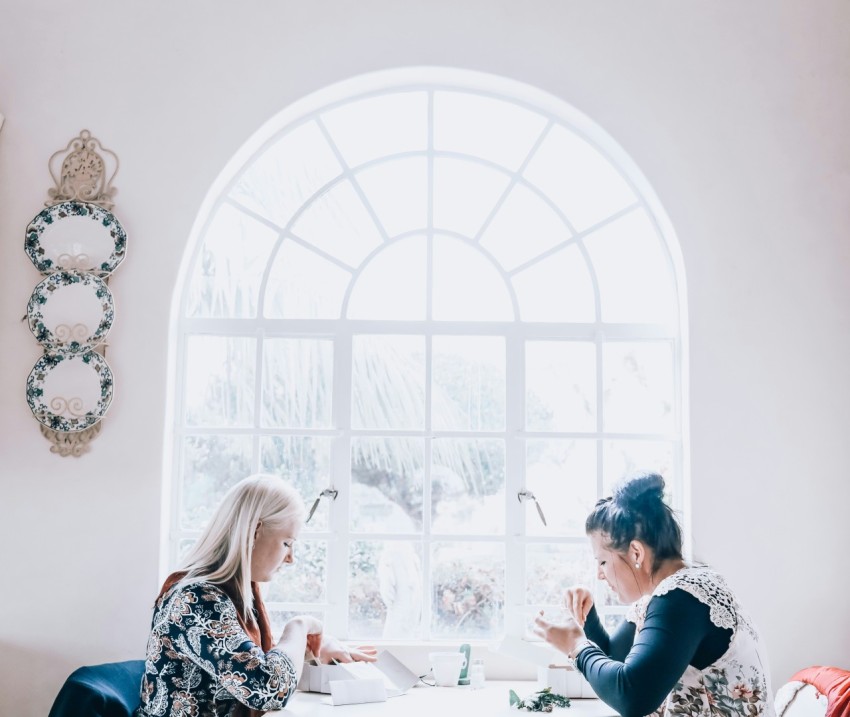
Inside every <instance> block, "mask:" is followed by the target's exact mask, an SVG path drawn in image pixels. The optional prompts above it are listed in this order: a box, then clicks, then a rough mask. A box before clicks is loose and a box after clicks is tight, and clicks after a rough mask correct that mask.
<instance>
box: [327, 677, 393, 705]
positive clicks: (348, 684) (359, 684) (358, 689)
mask: <svg viewBox="0 0 850 717" xmlns="http://www.w3.org/2000/svg"><path fill="white" fill-rule="evenodd" d="M328 685H329V686H330V689H331V702H332V703H333V705H334V706H335V707H336V706H338V705H356V704H363V703H365V702H386V701H387V690H386V687H384V681H383V679H381V678H374V679H372V678H370V679H363V680H331V681H330V682H328Z"/></svg>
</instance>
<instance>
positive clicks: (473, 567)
mask: <svg viewBox="0 0 850 717" xmlns="http://www.w3.org/2000/svg"><path fill="white" fill-rule="evenodd" d="M431 604H432V608H433V612H432V615H431V636H432V637H436V638H447V639H452V640H458V639H460V638H481V639H490V638H495V637H498V636H500V635H502V634H503V633H504V631H505V624H504V623H505V615H504V612H505V546H504V544H503V543H467V542H436V543H432V545H431Z"/></svg>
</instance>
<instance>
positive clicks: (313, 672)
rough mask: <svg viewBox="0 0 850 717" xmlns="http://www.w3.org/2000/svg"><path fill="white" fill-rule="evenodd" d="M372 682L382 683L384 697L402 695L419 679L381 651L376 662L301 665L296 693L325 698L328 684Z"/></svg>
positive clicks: (389, 654) (328, 691)
mask: <svg viewBox="0 0 850 717" xmlns="http://www.w3.org/2000/svg"><path fill="white" fill-rule="evenodd" d="M375 679H379V680H381V681H382V682H383V684H384V687H385V688H386V693H387V697H395V696H397V695H401V694H404V693H405V692H407V690H409V689H410V688H411V687H413V686H414V685H415V684H416V683H417V682H419V677H417V676H416V675H415V674H414V673H413V672H411V671H410V670H408V669H407V668H406V667H405V666H404V665H403V664H402V663H401V662H399V661H398V659H397V658H396V657H395V656H394V655H393V654H392V653H390V652H387V651H386V650H385V651H383V652H381V653H380V654H379V655H378V659H377V661H376V662H346V663H340V664H337V665H319V664H316V663H315V662H314V661H311V662H307V663H304V670H303V671H302V673H301V679H300V680H299V682H298V689H300V690H303V691H304V692H321V693H323V694H326V695H329V694H331V686H330V682H331V681H342V680H375Z"/></svg>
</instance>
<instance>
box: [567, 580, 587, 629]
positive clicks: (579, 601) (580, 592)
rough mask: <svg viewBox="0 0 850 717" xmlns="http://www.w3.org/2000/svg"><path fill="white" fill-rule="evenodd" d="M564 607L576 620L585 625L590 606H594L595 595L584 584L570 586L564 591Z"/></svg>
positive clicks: (582, 625)
mask: <svg viewBox="0 0 850 717" xmlns="http://www.w3.org/2000/svg"><path fill="white" fill-rule="evenodd" d="M564 607H565V608H567V610H568V611H569V613H570V614H571V615H572V616H573V618H574V619H575V621H576V622H577V623H578V624H579V625H580V626H581V627H584V623H585V622H586V621H587V616H588V614H590V608H592V607H593V595H592V594H591V592H590V590H588V589H587V588H586V587H584V586H583V585H579V586H577V587H574V588H570V589H569V590H567V591H566V592H565V593H564Z"/></svg>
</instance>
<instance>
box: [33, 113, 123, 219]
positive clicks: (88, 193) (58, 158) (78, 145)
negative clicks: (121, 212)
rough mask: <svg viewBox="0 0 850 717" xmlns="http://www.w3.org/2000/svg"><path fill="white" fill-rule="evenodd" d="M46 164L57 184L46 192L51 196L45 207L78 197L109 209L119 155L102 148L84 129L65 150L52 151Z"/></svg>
mask: <svg viewBox="0 0 850 717" xmlns="http://www.w3.org/2000/svg"><path fill="white" fill-rule="evenodd" d="M63 155H64V158H63ZM47 166H48V169H49V170H50V176H51V177H53V181H54V183H55V185H56V186H55V187H53V188H52V189H49V190H48V191H47V195H48V196H49V197H50V199H48V200H47V201H46V202H45V203H44V204H45V206H48V207H49V206H51V205H53V204H58V203H59V202H65V201H69V200H77V201H80V202H89V203H91V204H98V205H100V206H101V207H103V208H104V209H112V207H113V205H114V204H115V203H114V202H113V201H112V197H113V196H114V195H115V192H116V191H117V190H116V189H115V188H114V187H113V186H112V180H113V179H115V175H116V174H117V172H118V155H116V154H115V152H113V151H112V150H109V149H106V148H104V147H103V145H101V143H100V140H98V139H97V138H96V137H92V136H91V132H89V131H88V130H87V129H84V130H83V131H82V132H80V136H79V137H75V138H74V139H72V140H71V141H70V142H68V146H67V147H65V149H60V150H59V151H58V152H54V153H53V155H52V156H51V157H50V160H49V161H48V163H47Z"/></svg>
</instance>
